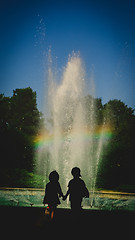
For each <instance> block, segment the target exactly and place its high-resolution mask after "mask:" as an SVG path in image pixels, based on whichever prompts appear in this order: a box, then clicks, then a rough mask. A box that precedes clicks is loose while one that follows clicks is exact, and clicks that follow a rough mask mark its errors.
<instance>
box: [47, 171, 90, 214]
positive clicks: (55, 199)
mask: <svg viewBox="0 0 135 240" xmlns="http://www.w3.org/2000/svg"><path fill="white" fill-rule="evenodd" d="M71 174H72V175H73V179H71V180H70V181H69V183H68V190H67V193H66V195H63V192H62V189H61V186H60V183H59V174H58V173H57V172H56V171H53V172H51V173H50V174H49V180H50V181H49V182H48V183H47V184H46V188H45V196H44V200H43V204H44V205H45V204H48V207H49V211H50V214H51V218H53V214H54V211H55V209H56V208H57V205H59V204H60V200H59V198H60V197H62V199H63V200H64V201H65V200H66V199H67V196H68V195H69V201H70V203H71V209H72V210H75V211H79V210H81V203H82V200H83V198H84V197H87V198H88V197H89V192H88V189H87V188H86V185H85V183H84V181H83V180H82V179H81V178H80V177H81V174H80V168H78V167H74V168H73V169H72V171H71Z"/></svg>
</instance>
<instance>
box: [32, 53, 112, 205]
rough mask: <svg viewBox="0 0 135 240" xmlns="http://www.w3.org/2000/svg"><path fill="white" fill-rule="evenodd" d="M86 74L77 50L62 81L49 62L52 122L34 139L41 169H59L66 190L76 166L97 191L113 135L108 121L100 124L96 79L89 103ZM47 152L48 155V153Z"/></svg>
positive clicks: (68, 63) (90, 185) (88, 183)
mask: <svg viewBox="0 0 135 240" xmlns="http://www.w3.org/2000/svg"><path fill="white" fill-rule="evenodd" d="M49 59H50V58H49ZM49 61H50V60H49ZM50 62H51V61H50ZM85 78H86V77H85V70H84V67H83V63H82V60H81V58H80V56H79V54H75V53H74V54H72V55H71V56H70V57H69V59H68V62H67V65H66V67H65V69H64V71H63V74H62V77H61V82H60V83H59V84H58V81H56V75H55V73H54V72H53V68H52V67H51V63H50V64H49V67H48V81H49V87H48V97H49V101H48V102H49V109H50V112H51V122H52V125H51V130H50V133H44V134H42V133H41V136H38V138H37V139H35V147H36V148H37V152H38V158H37V166H38V169H40V168H41V169H43V165H44V174H45V175H47V174H48V173H49V172H50V171H52V170H57V171H58V173H59V175H60V183H61V185H62V189H63V191H64V192H65V191H66V189H67V185H68V181H69V180H70V179H71V169H72V168H73V167H75V166H77V167H79V168H80V169H81V174H82V177H83V179H84V181H85V182H86V185H87V187H88V189H89V190H90V191H91V192H92V193H94V189H95V185H96V176H97V171H98V164H99V160H100V157H101V153H102V149H103V146H104V144H105V143H106V142H107V140H108V138H109V136H110V135H111V132H110V129H109V127H108V126H107V125H106V123H105V121H104V122H103V124H102V125H100V126H97V123H96V118H95V108H96V106H95V100H94V97H93V96H94V91H95V90H94V87H93V86H94V84H93V81H92V86H91V95H93V96H91V97H90V98H89V106H87V103H88V102H87V101H85V100H86V98H85V88H86V86H85V82H86V80H85ZM109 134H110V135H109ZM46 152H47V154H48V155H47V156H48V157H46V156H45V153H46ZM41 156H42V162H43V161H44V162H45V161H46V162H45V163H44V164H41ZM43 156H44V160H43ZM45 159H46V160H45ZM91 204H92V203H91Z"/></svg>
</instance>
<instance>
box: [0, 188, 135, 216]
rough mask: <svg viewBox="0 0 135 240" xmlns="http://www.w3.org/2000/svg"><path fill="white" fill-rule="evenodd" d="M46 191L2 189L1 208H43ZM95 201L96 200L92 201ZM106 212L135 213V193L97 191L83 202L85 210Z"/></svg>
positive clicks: (62, 203)
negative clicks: (126, 211)
mask: <svg viewBox="0 0 135 240" xmlns="http://www.w3.org/2000/svg"><path fill="white" fill-rule="evenodd" d="M43 197H44V189H30V188H22V189H20V188H14V189H11V188H6V189H0V205H1V206H20V207H21V206H24V207H30V206H31V207H43V203H42V202H43ZM92 199H94V200H92ZM91 201H92V209H100V210H101V209H103V210H104V209H105V210H130V211H135V193H120V192H113V191H96V192H95V193H94V196H93V195H92V193H90V198H89V199H88V198H85V199H84V200H83V204H82V205H83V208H90V209H91ZM59 207H60V208H61V207H62V208H65V207H66V208H67V207H70V204H69V202H67V203H66V202H63V201H62V200H61V205H59Z"/></svg>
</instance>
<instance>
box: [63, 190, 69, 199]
mask: <svg viewBox="0 0 135 240" xmlns="http://www.w3.org/2000/svg"><path fill="white" fill-rule="evenodd" d="M69 193H70V190H69V189H68V190H67V193H66V195H65V196H63V201H65V200H66V199H67V196H68V195H69Z"/></svg>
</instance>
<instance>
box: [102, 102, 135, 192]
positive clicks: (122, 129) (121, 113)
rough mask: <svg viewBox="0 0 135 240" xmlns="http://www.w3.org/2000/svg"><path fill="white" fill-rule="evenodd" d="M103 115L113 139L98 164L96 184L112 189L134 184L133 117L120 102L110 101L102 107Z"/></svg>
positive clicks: (130, 109)
mask: <svg viewBox="0 0 135 240" xmlns="http://www.w3.org/2000/svg"><path fill="white" fill-rule="evenodd" d="M103 115H104V117H105V118H106V122H108V124H109V125H110V126H111V129H112V131H113V137H112V139H111V140H110V142H109V145H108V146H107V148H106V150H105V152H104V155H103V159H102V161H101V164H100V173H99V178H98V184H99V185H100V186H102V187H108V188H112V187H113V188H114V187H117V186H119V185H124V184H135V178H134V172H135V160H134V156H135V137H134V136H135V115H134V110H133V109H132V108H129V107H127V105H125V104H124V103H123V102H121V101H120V100H111V101H109V102H108V103H107V104H105V105H104V107H103Z"/></svg>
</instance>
